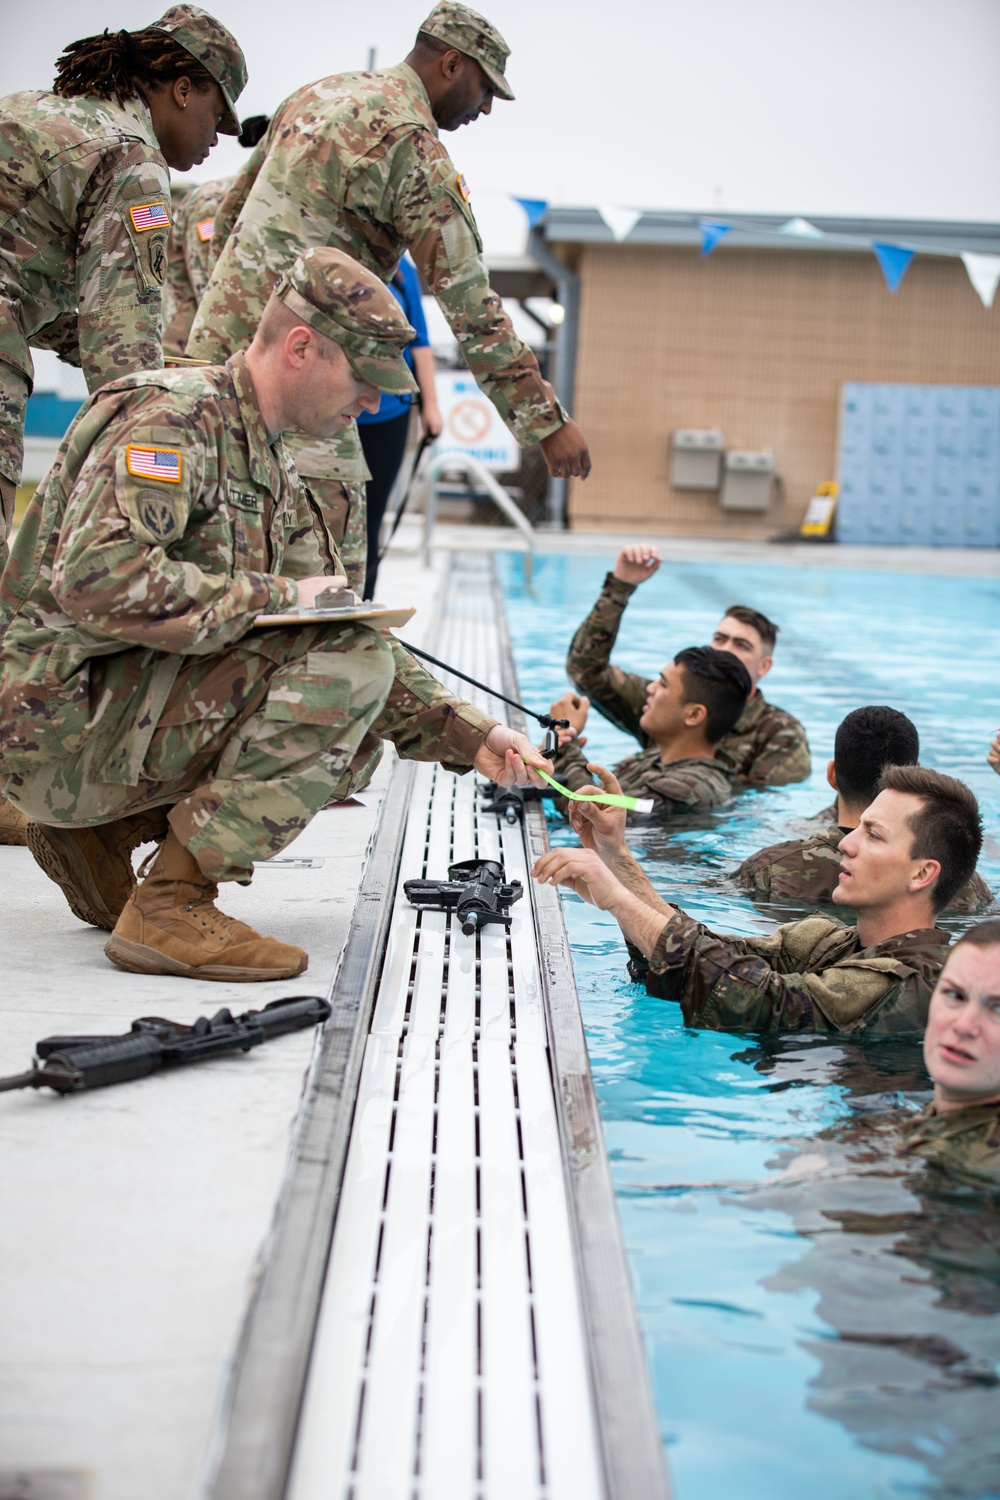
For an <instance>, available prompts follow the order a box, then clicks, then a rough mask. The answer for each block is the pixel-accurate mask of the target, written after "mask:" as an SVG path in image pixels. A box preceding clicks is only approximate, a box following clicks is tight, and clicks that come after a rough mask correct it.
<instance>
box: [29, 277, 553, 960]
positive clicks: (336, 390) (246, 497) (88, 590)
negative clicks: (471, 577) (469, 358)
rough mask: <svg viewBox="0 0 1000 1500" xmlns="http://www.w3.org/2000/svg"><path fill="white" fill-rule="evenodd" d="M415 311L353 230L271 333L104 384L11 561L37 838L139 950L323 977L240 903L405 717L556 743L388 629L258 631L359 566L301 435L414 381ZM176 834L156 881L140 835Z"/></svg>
mask: <svg viewBox="0 0 1000 1500" xmlns="http://www.w3.org/2000/svg"><path fill="white" fill-rule="evenodd" d="M412 332H413V331H412V329H411V328H410V325H409V324H408V323H407V322H406V319H405V318H404V316H403V313H402V310H401V308H400V306H399V303H398V302H397V301H396V299H395V298H394V297H393V295H392V293H391V292H390V291H389V290H388V289H387V288H386V287H385V286H384V285H383V284H382V283H381V282H380V281H379V280H378V278H377V277H376V276H374V275H372V274H371V272H369V271H365V270H363V269H362V268H361V267H360V266H359V265H357V263H356V262H354V261H352V260H351V259H350V258H349V257H348V256H346V255H344V254H343V252H341V251H336V250H328V249H317V250H312V251H310V252H309V253H308V254H307V255H305V256H303V257H302V258H301V259H300V260H298V261H297V262H296V263H295V264H294V265H293V266H292V267H291V269H290V270H289V272H288V273H287V274H286V275H285V276H284V277H283V278H282V280H281V282H280V283H279V284H278V286H277V287H276V289H275V292H274V294H273V295H272V297H271V299H270V301H269V302H268V304H267V307H266V309H265V312H264V315H263V317H262V319H261V324H260V327H259V329H258V331H257V333H256V335H255V337H254V339H253V342H252V343H251V345H250V347H249V349H248V350H247V351H246V353H245V354H242V353H241V354H236V355H234V356H233V358H232V359H230V360H229V361H228V362H227V363H226V364H225V365H220V366H210V367H207V368H203V369H186V370H176V371H162V370H158V371H154V372H147V373H145V374H139V375H131V376H126V377H124V378H123V379H121V380H117V381H113V382H112V383H110V384H109V385H106V386H104V387H103V388H102V389H101V390H100V391H98V392H97V393H96V394H95V395H94V396H92V397H91V399H90V400H89V402H88V403H87V404H86V406H84V408H83V409H82V411H81V412H80V413H79V415H78V416H77V418H76V420H75V421H74V423H73V425H72V427H71V428H70V430H69V432H68V433H67V434H66V437H65V439H64V441H63V443H62V446H61V448H60V450H59V454H58V456H57V458H56V461H55V463H54V465H53V466H52V468H51V469H50V470H49V473H48V475H47V477H46V479H45V480H44V482H43V483H42V484H41V485H40V486H39V488H38V491H37V492H36V494H35V497H34V499H33V500H32V502H31V504H30V506H29V509H28V512H27V515H26V517H25V519H24V522H23V524H22V526H21V528H20V531H19V534H18V538H17V541H16V543H15V546H14V549H13V552H12V555H11V561H10V564H9V565H8V567H7V569H6V570H5V572H4V574H3V579H2V582H0V629H2V631H3V639H2V650H0V723H2V730H0V734H2V738H0V754H2V762H0V764H2V767H3V770H4V772H5V774H6V778H7V779H6V792H7V795H8V797H10V799H11V801H12V802H13V803H14V804H15V805H16V806H18V807H19V808H21V809H22V811H24V812H25V813H27V814H28V815H29V816H30V817H31V818H33V819H35V820H36V822H35V825H34V827H33V828H32V829H31V830H29V841H30V846H31V849H32V852H33V853H34V855H35V857H36V859H37V860H38V861H39V863H40V864H41V865H42V867H43V868H44V869H45V870H46V872H47V873H48V874H49V875H51V876H52V878H53V879H54V880H56V881H57V883H58V884H59V885H60V886H61V887H62V888H63V890H64V892H65V893H66V895H67V897H68V899H69V902H70V905H71V907H72V908H73V910H74V911H75V912H76V913H77V915H78V916H81V917H82V918H83V919H84V920H85V921H90V922H93V923H95V924H96V925H98V926H103V927H108V928H112V929H113V931H112V936H111V938H110V940H109V942H108V945H107V948H106V950H105V951H106V952H107V954H108V956H109V957H110V958H111V959H112V961H113V962H114V963H116V964H118V965H119V967H121V968H125V969H129V970H132V971H135V972H139V973H148V974H183V975H188V976H191V977H193V978H201V979H237V980H257V979H280V978H287V977H290V976H292V975H294V974H298V973H301V972H302V970H303V969H304V968H305V967H306V963H307V955H306V954H305V953H304V952H303V951H302V949H300V948H296V947H292V946H290V945H289V944H286V943H281V942H278V941H276V940H275V939H273V938H265V937H261V936H260V935H259V934H258V933H256V932H254V931H253V930H252V929H251V928H249V927H246V926H245V925H244V924H243V923H240V922H237V921H235V920H234V919H233V918H231V917H228V916H226V915H224V914H223V913H222V912H220V911H219V910H218V909H217V907H216V906H215V904H214V900H215V897H216V895H217V882H218V881H224V880H235V881H239V882H240V883H242V884H247V883H248V882H249V880H250V878H251V875H252V871H253V862H254V860H262V859H267V858H269V857H270V856H271V855H274V854H277V853H278V852H279V851H280V850H281V849H283V848H284V847H285V845H286V844H288V843H289V842H290V841H291V840H292V839H293V838H294V837H295V836H296V834H298V833H299V832H301V830H302V829H303V828H304V827H305V826H306V824H307V823H308V822H309V821H310V819H311V818H312V817H313V816H314V815H315V814H316V813H317V812H319V810H320V809H321V808H322V807H323V806H324V805H325V804H326V803H327V802H329V801H330V800H331V798H337V797H341V798H342V797H346V796H348V795H349V794H350V793H351V792H352V791H354V790H355V789H356V788H358V787H360V786H363V785H365V784H366V782H367V781H368V779H369V778H370V776H371V773H372V771H373V769H374V767H375V765H376V763H377V761H378V758H379V755H380V753H381V742H382V740H383V739H391V740H393V742H394V743H395V745H396V747H397V749H398V750H399V753H400V754H401V755H403V756H406V757H409V758H412V759H416V760H439V761H441V762H442V763H443V764H445V765H447V766H448V767H449V769H453V770H456V771H463V770H467V769H468V768H469V767H470V766H473V765H475V766H476V767H477V769H478V770H480V771H481V772H482V773H483V774H485V775H487V776H491V777H492V778H493V779H495V780H503V781H504V782H506V783H510V782H511V781H518V782H520V783H524V782H525V781H526V780H527V777H528V773H527V770H526V767H525V762H524V761H523V760H522V758H521V757H522V756H525V757H527V758H528V760H529V761H530V762H533V763H542V764H544V762H541V758H540V757H539V756H538V754H537V752H536V751H534V749H533V748H532V746H531V744H530V742H529V741H528V740H527V739H526V738H525V737H524V736H523V735H519V734H515V733H514V732H513V731H512V730H509V729H506V728H504V727H503V726H502V725H499V724H497V723H496V722H495V721H494V720H493V719H490V718H488V717H487V716H486V715H484V714H482V713H480V712H479V711H478V709H475V708H473V707H472V706H471V705H470V704H468V703H463V702H461V701H460V700H458V699H456V698H454V697H453V696H452V695H451V694H450V693H448V692H446V691H445V689H444V688H443V687H442V686H441V684H440V683H438V682H437V681H436V680H435V679H434V678H433V677H431V676H430V675H429V674H428V673H427V672H425V671H424V670H423V669H422V668H421V667H420V666H418V664H417V663H416V661H415V660H414V659H413V658H412V657H411V656H410V655H409V654H408V653H407V652H406V651H405V650H404V649H403V647H402V646H401V645H400V644H399V643H398V642H397V641H395V640H394V639H393V638H392V637H391V636H390V635H388V634H386V633H382V632H380V631H378V630H374V629H370V628H367V627H365V626H364V625H358V624H353V625H351V624H348V625H339V624H338V625H330V624H308V625H288V626H287V627H286V626H277V627H266V628H257V629H255V628H254V622H255V618H256V616H257V615H259V614H261V613H267V612H272V611H280V610H283V609H287V608H290V607H292V606H296V605H298V606H300V607H308V606H309V605H311V604H312V603H313V602H314V600H315V599H316V597H317V595H318V594H320V593H321V592H322V591H323V590H324V589H326V588H328V587H329V586H330V584H331V582H332V581H336V582H340V583H342V582H343V578H342V577H341V576H339V575H341V569H340V566H339V559H338V557H337V554H336V551H335V548H334V547H333V545H332V543H331V539H330V536H329V533H328V532H327V530H326V527H325V522H324V517H323V516H322V514H321V513H320V512H319V511H318V509H317V508H316V507H315V505H314V503H313V502H312V500H311V498H310V496H309V493H308V491H307V490H306V489H305V488H304V487H301V486H300V485H299V484H298V482H297V478H296V475H295V471H294V468H292V466H291V464H290V462H289V460H288V457H287V455H286V453H285V451H284V449H283V447H282V445H281V443H280V442H279V441H278V438H279V435H280V434H281V433H282V432H283V431H285V430H286V429H287V428H289V427H291V426H293V425H294V426H296V427H298V428H300V429H303V430H305V431H307V432H312V433H315V434H316V435H318V436H319V435H323V436H326V435H329V434H331V433H333V432H336V431H337V430H339V428H340V427H341V426H342V425H343V424H344V423H345V422H346V421H348V420H350V418H351V417H352V416H354V415H356V414H357V412H358V411H359V410H362V409H373V408H374V407H375V405H376V404H377V401H378V392H379V391H381V390H396V391H399V390H410V389H412V377H411V376H410V373H409V371H408V370H407V368H406V365H405V363H404V361H403V358H402V351H403V348H404V346H405V345H406V344H407V343H408V342H409V340H410V338H411V337H412ZM150 838H159V839H161V840H162V842H161V844H160V847H159V850H158V851H157V852H156V854H155V856H154V858H153V860H152V863H151V864H150V865H149V867H148V870H147V873H146V874H145V878H144V879H143V880H142V881H141V883H140V884H139V885H138V886H136V883H135V877H134V875H133V872H132V866H131V858H130V856H131V851H132V849H133V848H134V847H136V846H137V845H138V844H139V843H141V842H143V841H145V840H148V839H150Z"/></svg>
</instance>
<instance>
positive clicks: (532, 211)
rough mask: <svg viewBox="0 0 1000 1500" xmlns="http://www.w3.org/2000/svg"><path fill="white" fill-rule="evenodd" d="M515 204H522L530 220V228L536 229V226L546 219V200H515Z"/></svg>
mask: <svg viewBox="0 0 1000 1500" xmlns="http://www.w3.org/2000/svg"><path fill="white" fill-rule="evenodd" d="M514 202H515V203H520V205H521V207H522V208H523V209H524V212H525V214H526V215H527V219H528V228H529V229H534V227H535V225H536V224H537V223H539V222H540V220H542V219H543V218H544V217H545V210H546V209H547V208H548V206H549V205H548V204H547V203H546V201H545V199H544V198H515V199H514Z"/></svg>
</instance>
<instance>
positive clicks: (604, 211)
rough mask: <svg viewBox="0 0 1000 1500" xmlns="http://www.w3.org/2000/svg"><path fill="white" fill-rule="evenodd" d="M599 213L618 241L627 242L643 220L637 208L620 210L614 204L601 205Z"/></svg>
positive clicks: (598, 207)
mask: <svg viewBox="0 0 1000 1500" xmlns="http://www.w3.org/2000/svg"><path fill="white" fill-rule="evenodd" d="M597 212H598V213H599V214H600V216H601V218H602V219H603V220H604V222H605V224H607V226H608V228H609V229H610V230H611V233H612V234H613V235H614V237H615V239H616V240H627V239H628V237H629V235H630V234H631V233H632V230H633V229H634V228H635V226H636V224H637V223H638V222H639V220H640V219H641V218H642V215H641V214H640V212H639V210H638V209H637V208H619V207H618V205H617V204H614V203H599V204H598V205H597Z"/></svg>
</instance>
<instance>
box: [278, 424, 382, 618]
mask: <svg viewBox="0 0 1000 1500" xmlns="http://www.w3.org/2000/svg"><path fill="white" fill-rule="evenodd" d="M352 434H353V441H351V438H352ZM285 446H286V447H287V449H288V451H289V453H290V454H291V455H292V459H293V460H294V463H295V468H296V470H297V471H298V474H299V477H300V478H301V479H302V480H303V482H304V483H305V484H306V486H307V487H308V489H309V492H310V494H311V495H312V497H313V499H314V500H315V501H316V504H317V505H318V506H319V508H320V510H321V512H322V514H323V520H324V522H325V524H326V527H327V530H328V532H329V534H330V537H331V539H332V541H333V543H334V545H335V546H336V549H337V551H338V552H339V554H340V557H341V561H342V562H343V564H344V569H345V571H346V573H347V582H348V586H349V587H350V588H352V589H355V590H356V591H357V593H359V594H360V593H361V592H362V591H363V589H364V586H365V571H366V569H367V565H368V519H367V507H366V504H365V485H366V483H367V481H368V480H369V479H370V478H371V475H370V474H369V472H368V465H367V464H366V463H365V458H364V454H363V453H362V452H361V444H360V442H359V441H358V438H357V428H356V427H354V424H353V423H352V424H351V427H350V428H348V429H347V431H346V432H345V433H342V434H341V436H340V437H339V438H328V439H322V438H306V437H298V436H297V435H294V434H289V435H288V436H287V437H286V438H285ZM355 449H356V450H357V451H356V452H355Z"/></svg>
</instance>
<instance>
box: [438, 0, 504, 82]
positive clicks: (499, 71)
mask: <svg viewBox="0 0 1000 1500" xmlns="http://www.w3.org/2000/svg"><path fill="white" fill-rule="evenodd" d="M420 30H421V31H423V32H426V34H427V35H428V36H436V37H437V39H438V41H439V42H447V44H448V46H449V47H455V48H457V49H458V51H459V52H464V53H465V55H466V57H471V58H474V59H475V61H476V62H477V63H478V64H479V66H480V67H481V68H482V70H483V72H484V73H485V74H486V77H487V78H488V79H489V81H490V84H491V86H492V88H493V92H494V94H496V96H497V98H498V99H513V97H514V95H513V94H512V93H511V90H510V85H509V84H508V82H507V80H506V78H505V77H504V76H503V70H504V67H505V65H506V62H507V59H508V57H509V56H510V48H509V47H508V46H507V43H506V42H505V41H504V39H503V37H502V36H501V35H500V33H499V31H497V29H496V27H495V26H491V25H490V23H489V21H487V20H486V18H485V16H481V15H480V14H479V13H478V11H474V10H470V9H469V7H468V6H467V5H456V4H455V0H441V3H440V4H439V5H435V7H434V9H433V10H432V11H431V13H430V15H429V16H428V17H427V20H426V21H424V23H423V25H422V26H421V28H420Z"/></svg>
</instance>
